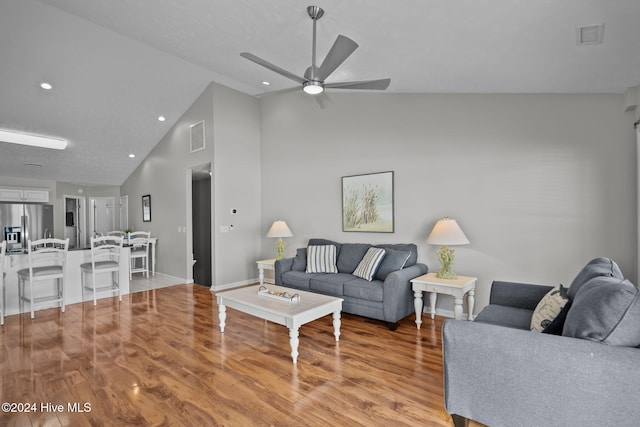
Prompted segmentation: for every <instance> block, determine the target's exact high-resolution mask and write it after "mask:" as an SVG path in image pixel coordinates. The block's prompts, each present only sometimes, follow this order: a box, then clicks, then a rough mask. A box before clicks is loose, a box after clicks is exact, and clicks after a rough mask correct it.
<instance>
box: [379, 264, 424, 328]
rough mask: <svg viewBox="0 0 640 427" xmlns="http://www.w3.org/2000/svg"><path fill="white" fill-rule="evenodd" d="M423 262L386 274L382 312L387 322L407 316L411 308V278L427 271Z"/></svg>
mask: <svg viewBox="0 0 640 427" xmlns="http://www.w3.org/2000/svg"><path fill="white" fill-rule="evenodd" d="M427 270H428V268H427V266H426V265H425V264H421V263H418V264H414V265H412V266H410V267H406V268H403V269H401V270H396V271H392V272H391V273H389V274H387V277H386V278H385V279H384V284H383V285H382V294H383V295H382V298H383V301H384V304H383V312H384V318H385V320H386V321H387V322H397V321H398V320H400V319H403V318H405V317H407V316H408V315H409V314H410V313H411V312H412V311H413V310H414V308H413V307H414V304H413V291H412V288H411V279H415V278H416V277H419V276H422V275H423V274H425V273H426V272H427Z"/></svg>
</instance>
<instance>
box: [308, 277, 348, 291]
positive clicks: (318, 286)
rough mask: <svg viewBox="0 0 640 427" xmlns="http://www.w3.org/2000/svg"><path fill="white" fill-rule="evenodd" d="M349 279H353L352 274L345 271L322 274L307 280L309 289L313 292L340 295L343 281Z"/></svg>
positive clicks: (342, 289)
mask: <svg viewBox="0 0 640 427" xmlns="http://www.w3.org/2000/svg"><path fill="white" fill-rule="evenodd" d="M349 280H353V275H351V274H347V273H336V274H324V275H322V276H319V277H313V278H312V279H311V280H309V289H310V290H311V291H313V292H318V293H321V294H325V295H333V296H337V297H340V296H342V295H343V294H344V288H343V285H344V283H345V282H348V281H349Z"/></svg>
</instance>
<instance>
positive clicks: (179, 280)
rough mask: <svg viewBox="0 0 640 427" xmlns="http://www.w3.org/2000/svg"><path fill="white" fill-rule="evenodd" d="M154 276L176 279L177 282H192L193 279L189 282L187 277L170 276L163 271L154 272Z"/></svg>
mask: <svg viewBox="0 0 640 427" xmlns="http://www.w3.org/2000/svg"><path fill="white" fill-rule="evenodd" d="M155 276H160V277H162V278H164V279H168V280H173V281H176V282H177V283H193V280H191V281H190V282H189V281H188V280H187V279H183V278H182V277H176V276H171V275H169V274H164V273H156V274H155Z"/></svg>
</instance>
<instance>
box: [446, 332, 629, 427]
mask: <svg viewBox="0 0 640 427" xmlns="http://www.w3.org/2000/svg"><path fill="white" fill-rule="evenodd" d="M442 336H443V338H442V350H443V365H444V387H445V396H444V400H445V402H444V403H445V409H446V410H447V412H449V413H450V414H455V415H458V416H461V417H465V418H468V419H472V420H475V421H478V422H480V423H483V424H486V425H490V426H492V427H500V426H509V427H511V426H520V427H527V426H531V427H534V426H535V427H538V426H569V427H571V426H580V427H585V426H604V425H612V426H613V425H615V426H632V425H637V423H638V420H640V405H638V404H637V396H639V395H640V370H639V369H637V365H638V363H637V361H638V360H639V358H640V349H637V348H630V347H614V346H607V345H604V344H600V343H597V342H593V341H587V340H581V339H577V338H569V337H563V336H557V335H549V334H542V333H537V332H531V331H523V330H518V329H512V328H506V327H502V326H497V325H491V324H486V323H476V322H462V321H454V320H447V321H445V323H444V325H443V328H442Z"/></svg>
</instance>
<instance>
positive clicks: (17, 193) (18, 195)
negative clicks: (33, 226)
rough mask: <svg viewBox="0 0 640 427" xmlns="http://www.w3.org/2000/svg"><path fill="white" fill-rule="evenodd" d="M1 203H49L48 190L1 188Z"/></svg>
mask: <svg viewBox="0 0 640 427" xmlns="http://www.w3.org/2000/svg"><path fill="white" fill-rule="evenodd" d="M0 202H31V203H49V190H48V189H46V188H0Z"/></svg>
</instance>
